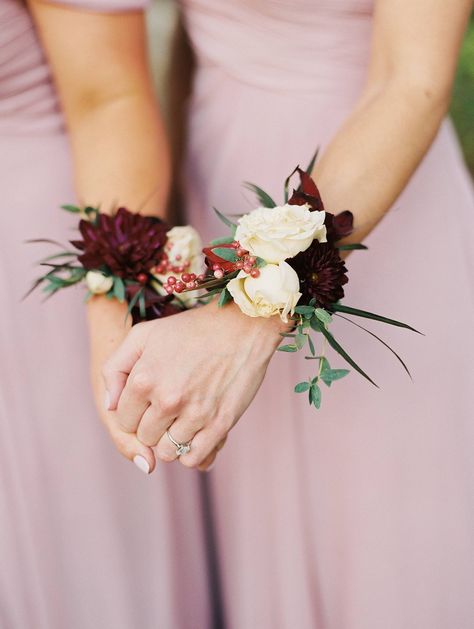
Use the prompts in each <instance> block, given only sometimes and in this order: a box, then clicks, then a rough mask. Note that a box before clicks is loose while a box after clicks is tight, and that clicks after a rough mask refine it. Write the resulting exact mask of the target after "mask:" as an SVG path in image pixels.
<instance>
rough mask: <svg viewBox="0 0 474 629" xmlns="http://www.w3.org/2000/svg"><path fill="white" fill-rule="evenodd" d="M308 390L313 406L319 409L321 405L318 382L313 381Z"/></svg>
mask: <svg viewBox="0 0 474 629" xmlns="http://www.w3.org/2000/svg"><path fill="white" fill-rule="evenodd" d="M310 391H311V401H312V403H313V404H314V406H315V407H316V408H318V409H319V408H320V407H321V389H320V387H319V384H317V383H316V382H314V383H313V384H312V385H311V389H310Z"/></svg>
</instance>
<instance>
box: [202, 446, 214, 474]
mask: <svg viewBox="0 0 474 629" xmlns="http://www.w3.org/2000/svg"><path fill="white" fill-rule="evenodd" d="M217 455H218V452H217V448H214V450H213V451H212V452H211V454H210V455H209V456H208V457H206V458H205V459H204V461H203V462H202V463H201V464H200V465H198V466H197V468H198V470H199V471H200V472H208V471H209V470H210V469H211V468H212V467H213V465H214V461H215V460H216V457H217Z"/></svg>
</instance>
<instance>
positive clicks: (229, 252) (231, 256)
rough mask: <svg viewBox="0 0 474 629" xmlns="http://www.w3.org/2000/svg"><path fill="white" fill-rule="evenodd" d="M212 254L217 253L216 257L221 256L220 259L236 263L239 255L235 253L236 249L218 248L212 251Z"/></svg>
mask: <svg viewBox="0 0 474 629" xmlns="http://www.w3.org/2000/svg"><path fill="white" fill-rule="evenodd" d="M212 253H215V254H216V256H219V258H222V259H223V260H227V262H235V261H236V260H237V253H236V252H235V249H227V248H226V247H217V248H216V249H213V250H212Z"/></svg>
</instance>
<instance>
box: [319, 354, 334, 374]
mask: <svg viewBox="0 0 474 629" xmlns="http://www.w3.org/2000/svg"><path fill="white" fill-rule="evenodd" d="M319 360H320V361H321V369H322V370H323V371H328V370H329V369H331V365H330V364H329V360H328V359H327V358H326V356H320V357H319Z"/></svg>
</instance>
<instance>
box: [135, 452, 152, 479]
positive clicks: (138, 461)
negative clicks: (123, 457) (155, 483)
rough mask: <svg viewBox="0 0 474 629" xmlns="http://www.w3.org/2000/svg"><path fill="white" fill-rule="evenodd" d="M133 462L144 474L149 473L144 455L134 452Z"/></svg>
mask: <svg viewBox="0 0 474 629" xmlns="http://www.w3.org/2000/svg"><path fill="white" fill-rule="evenodd" d="M133 462H134V463H135V465H136V466H137V467H138V469H139V470H140V471H141V472H143V473H144V474H149V473H150V466H149V465H148V461H147V460H146V459H145V457H143V456H140V455H139V454H136V455H135V456H134V457H133Z"/></svg>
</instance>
